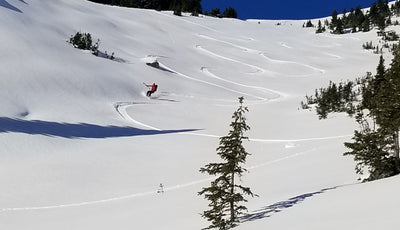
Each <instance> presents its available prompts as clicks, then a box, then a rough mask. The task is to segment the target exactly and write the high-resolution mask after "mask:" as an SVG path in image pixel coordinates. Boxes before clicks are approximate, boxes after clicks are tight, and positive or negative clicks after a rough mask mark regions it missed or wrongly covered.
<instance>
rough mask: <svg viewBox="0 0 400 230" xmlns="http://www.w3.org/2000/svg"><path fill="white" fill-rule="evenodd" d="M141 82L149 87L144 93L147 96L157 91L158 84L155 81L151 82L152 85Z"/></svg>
mask: <svg viewBox="0 0 400 230" xmlns="http://www.w3.org/2000/svg"><path fill="white" fill-rule="evenodd" d="M143 84H144V85H145V86H147V87H149V88H150V90H149V91H147V93H146V95H147V96H148V97H150V96H151V94H153V93H154V92H156V91H157V87H158V85H156V83H153V84H152V85H147V84H145V83H143Z"/></svg>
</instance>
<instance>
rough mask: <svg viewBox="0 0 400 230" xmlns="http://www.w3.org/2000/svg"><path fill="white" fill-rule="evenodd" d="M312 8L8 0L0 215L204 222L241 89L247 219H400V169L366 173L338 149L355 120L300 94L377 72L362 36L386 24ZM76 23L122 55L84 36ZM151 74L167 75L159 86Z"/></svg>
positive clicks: (0, 114) (319, 225) (3, 17)
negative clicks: (377, 175) (206, 191)
mask: <svg viewBox="0 0 400 230" xmlns="http://www.w3.org/2000/svg"><path fill="white" fill-rule="evenodd" d="M278 23H279V24H280V25H277V24H278ZM303 23H304V22H303V21H258V20H248V21H240V20H236V19H218V18H210V17H205V16H200V17H191V16H189V15H184V16H183V17H177V16H173V15H172V12H157V11H153V10H143V9H128V8H120V7H112V6H105V5H98V4H95V3H92V2H88V1H84V0H42V1H37V0H36V1H35V0H0V33H1V36H0V47H1V53H2V55H0V63H1V68H0V86H1V90H0V104H1V110H0V229H4V230H21V229H30V230H36V229H37V230H39V229H40V230H46V229H49V230H50V229H57V230H64V229H65V230H66V229H74V230H80V229H82V230H84V229H85V230H86V229H96V230H101V229H118V230H124V229H158V230H160V229H175V230H179V229H182V230H183V229H185V230H187V229H201V228H203V227H206V226H208V225H209V223H207V222H206V221H205V220H204V219H202V218H201V216H200V213H201V212H202V211H204V210H206V209H207V204H208V202H207V201H206V200H205V199H204V198H203V197H201V196H198V195H197V192H198V191H200V190H201V188H202V187H205V186H208V185H209V183H210V181H211V180H212V179H213V178H212V177H209V176H208V175H204V174H201V173H199V169H200V167H202V166H204V165H205V164H207V163H210V162H215V161H219V158H218V156H217V154H216V151H215V149H216V148H217V147H218V143H219V139H218V137H220V136H223V135H226V134H227V132H228V131H229V128H230V127H229V123H230V122H231V115H232V113H233V111H234V110H235V109H236V108H237V106H238V99H237V98H238V97H240V96H244V98H245V105H246V106H248V108H249V113H247V114H246V115H247V118H248V124H249V126H250V127H251V130H250V131H249V132H248V133H247V136H248V137H249V138H250V141H249V142H246V143H245V147H246V149H247V150H248V152H250V153H251V155H250V156H249V157H248V160H247V163H246V165H245V167H246V168H248V169H249V173H247V174H246V175H245V176H244V177H243V178H242V183H243V185H245V186H249V187H251V188H252V190H253V192H254V193H256V194H257V195H258V197H254V198H249V202H248V203H247V204H246V206H247V207H248V209H249V214H248V215H245V216H243V217H242V218H241V220H242V223H241V224H240V226H238V227H237V228H236V229H238V230H239V229H246V230H252V229H305V230H306V229H307V230H309V229H325V230H326V229H335V230H336V229H363V230H368V229H371V230H376V229H382V227H384V229H398V216H397V212H396V210H397V205H398V204H399V202H400V198H399V196H398V194H399V191H400V184H399V182H400V178H399V177H392V178H388V179H385V180H380V181H376V182H372V183H359V181H358V180H357V179H358V175H356V174H355V171H354V166H355V163H354V161H353V159H352V158H351V157H344V156H342V153H344V152H345V151H346V149H345V147H344V146H343V142H345V141H350V140H351V136H352V134H353V131H354V129H356V128H357V125H356V124H355V122H354V121H353V120H352V119H350V118H347V117H346V116H345V115H343V114H333V115H330V116H329V118H328V119H326V120H318V117H317V116H316V115H315V111H308V110H301V109H299V107H300V102H301V101H302V100H303V99H304V96H305V95H306V94H308V95H311V94H313V93H314V90H315V89H316V88H320V87H325V86H327V84H328V83H329V81H330V80H332V81H334V82H338V81H340V80H346V79H355V78H356V77H360V76H363V75H365V73H366V72H367V71H370V72H374V71H375V68H376V66H377V63H378V59H379V56H378V55H376V54H373V53H372V52H370V51H365V50H363V49H362V44H364V43H365V42H368V41H374V42H375V43H376V42H377V37H376V31H371V32H369V33H357V34H345V35H331V34H329V33H324V34H315V29H313V28H311V29H305V28H302V24H303ZM78 31H81V32H88V33H90V34H91V35H92V37H93V38H94V39H97V38H98V39H100V51H102V52H105V51H107V53H109V54H111V53H112V52H115V56H116V57H117V59H118V60H119V61H111V60H108V59H105V58H99V57H95V56H94V55H92V54H90V53H89V52H85V51H82V50H78V49H75V48H73V47H72V46H71V44H69V43H68V42H67V40H69V38H70V36H71V35H73V34H75V33H76V32H78ZM386 57H388V59H387V62H389V60H390V57H389V56H388V54H385V58H386ZM154 60H157V61H158V62H159V63H160V66H161V68H162V69H155V68H152V67H149V66H147V65H146V62H148V61H150V62H151V61H154ZM143 82H145V83H147V84H151V83H153V82H156V83H157V84H158V85H159V89H158V91H157V92H156V93H155V94H153V96H152V98H151V99H148V98H147V97H146V96H145V92H146V90H147V88H146V87H145V86H144V85H143V84H142V83H143ZM160 183H161V184H162V185H163V186H164V193H158V192H157V191H158V190H159V185H160Z"/></svg>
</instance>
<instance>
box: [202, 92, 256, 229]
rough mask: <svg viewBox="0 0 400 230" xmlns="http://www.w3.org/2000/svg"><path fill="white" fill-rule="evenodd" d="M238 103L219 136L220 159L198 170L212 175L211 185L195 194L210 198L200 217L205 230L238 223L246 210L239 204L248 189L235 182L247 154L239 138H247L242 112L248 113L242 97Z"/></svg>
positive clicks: (249, 191) (222, 227) (240, 173)
mask: <svg viewBox="0 0 400 230" xmlns="http://www.w3.org/2000/svg"><path fill="white" fill-rule="evenodd" d="M239 103H240V106H239V108H238V109H237V110H236V111H235V112H234V113H233V116H232V118H233V121H232V122H231V124H230V126H231V127H232V130H230V131H229V133H228V135H227V136H224V137H221V138H220V145H219V147H218V148H217V154H218V155H219V156H220V157H221V159H222V160H223V162H221V163H210V164H207V165H205V166H204V167H203V168H201V169H200V172H202V173H207V174H209V175H212V176H216V179H215V180H214V181H212V182H211V186H210V187H207V188H203V189H202V191H200V192H199V193H198V194H199V195H204V196H205V198H206V199H207V200H209V201H210V204H209V205H208V206H209V207H210V209H209V210H207V211H204V212H203V214H202V216H203V217H204V218H205V219H207V220H208V221H210V222H211V225H210V226H208V227H207V228H205V229H212V228H217V229H220V230H226V229H229V228H232V227H234V226H236V225H237V223H238V216H239V215H240V214H243V212H244V211H245V210H247V209H246V207H245V206H243V205H242V204H241V203H243V202H246V201H247V200H246V199H245V198H244V195H246V196H253V195H254V194H253V193H252V192H251V190H250V188H248V187H243V186H241V185H239V184H237V182H236V178H240V177H241V176H242V175H243V173H244V172H246V171H247V170H246V169H245V168H243V167H242V166H241V165H242V164H244V163H245V162H246V157H247V156H248V155H249V153H248V152H247V151H246V150H245V148H244V147H243V145H242V144H243V141H244V140H247V139H248V138H247V137H245V136H244V132H245V131H248V130H249V129H250V127H249V126H248V125H247V123H246V118H245V116H244V114H245V113H246V112H248V109H247V107H244V106H243V97H240V98H239Z"/></svg>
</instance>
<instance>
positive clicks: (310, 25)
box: [306, 20, 314, 27]
mask: <svg viewBox="0 0 400 230" xmlns="http://www.w3.org/2000/svg"><path fill="white" fill-rule="evenodd" d="M306 27H314V24H312V22H311V20H308V21H307V23H306Z"/></svg>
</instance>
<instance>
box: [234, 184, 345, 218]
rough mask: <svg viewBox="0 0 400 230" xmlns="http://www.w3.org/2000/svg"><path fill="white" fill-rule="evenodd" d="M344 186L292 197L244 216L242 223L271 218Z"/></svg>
mask: <svg viewBox="0 0 400 230" xmlns="http://www.w3.org/2000/svg"><path fill="white" fill-rule="evenodd" d="M343 186H346V185H342V186H335V187H331V188H325V189H322V190H320V191H317V192H312V193H305V194H302V195H299V196H295V197H292V198H290V199H288V200H286V201H280V202H277V203H275V204H272V205H269V206H266V207H263V208H261V209H259V210H257V211H254V212H253V213H250V214H247V215H244V216H242V217H241V218H240V222H247V221H255V220H259V219H264V218H269V217H271V216H272V215H273V214H274V213H278V212H281V211H283V210H285V209H288V208H291V207H293V206H295V205H297V204H299V203H301V202H303V201H304V200H305V199H308V198H311V197H313V196H315V195H319V194H322V193H325V192H327V191H330V190H334V189H337V188H339V187H343Z"/></svg>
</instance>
